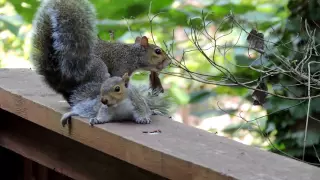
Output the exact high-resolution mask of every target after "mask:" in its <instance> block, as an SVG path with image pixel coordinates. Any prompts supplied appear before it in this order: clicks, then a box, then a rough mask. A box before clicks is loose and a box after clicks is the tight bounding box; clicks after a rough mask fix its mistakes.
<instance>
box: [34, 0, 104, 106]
mask: <svg viewBox="0 0 320 180" xmlns="http://www.w3.org/2000/svg"><path fill="white" fill-rule="evenodd" d="M95 19H96V14H95V9H94V7H93V5H92V4H91V3H90V2H89V1H87V0H67V1H64V0H44V1H42V2H41V5H40V7H39V9H38V11H37V13H36V15H35V18H34V20H33V31H32V38H31V39H32V49H31V60H32V62H33V64H34V65H35V67H36V70H37V72H38V73H39V74H40V75H42V76H43V77H44V81H45V82H46V83H47V84H48V85H49V86H50V87H51V88H52V89H53V90H55V91H56V92H57V93H60V94H62V95H63V97H64V98H65V99H66V100H67V101H68V103H69V104H74V103H76V102H71V100H70V96H71V95H72V94H73V93H74V92H83V93H81V96H82V97H80V99H86V98H88V97H91V92H94V91H96V90H91V92H90V93H89V96H86V93H85V92H86V91H87V89H88V88H87V87H90V85H86V84H87V83H90V84H92V83H93V84H94V83H95V84H99V83H100V84H101V83H102V82H103V81H104V79H105V78H106V77H108V76H110V75H109V73H108V69H107V66H106V65H105V63H103V61H101V59H99V57H97V56H96V55H95V53H94V52H93V50H94V46H95V45H96V44H97V30H96V24H95ZM94 87H97V86H94ZM98 89H99V88H98ZM83 95H84V96H83ZM74 99H75V100H76V101H77V102H78V99H79V98H74Z"/></svg>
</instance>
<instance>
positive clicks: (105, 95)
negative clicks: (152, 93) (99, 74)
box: [100, 73, 130, 106]
mask: <svg viewBox="0 0 320 180" xmlns="http://www.w3.org/2000/svg"><path fill="white" fill-rule="evenodd" d="M129 79H130V77H129V76H128V73H126V74H124V75H123V76H122V78H121V77H118V76H114V77H110V78H108V79H107V80H105V81H104V82H103V84H102V85H101V89H100V95H101V103H102V104H104V105H107V106H114V105H117V104H119V103H120V102H121V101H123V100H124V99H126V98H127V97H128V91H127V87H128V83H129Z"/></svg>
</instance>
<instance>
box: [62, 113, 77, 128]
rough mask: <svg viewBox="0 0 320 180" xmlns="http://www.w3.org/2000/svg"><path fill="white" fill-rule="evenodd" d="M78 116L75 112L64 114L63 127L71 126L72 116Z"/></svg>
mask: <svg viewBox="0 0 320 180" xmlns="http://www.w3.org/2000/svg"><path fill="white" fill-rule="evenodd" d="M77 115H78V114H77V113H75V112H73V111H69V112H67V113H64V114H63V115H62V117H61V119H60V122H61V125H62V126H63V127H64V126H65V125H66V124H70V123H71V117H72V116H77Z"/></svg>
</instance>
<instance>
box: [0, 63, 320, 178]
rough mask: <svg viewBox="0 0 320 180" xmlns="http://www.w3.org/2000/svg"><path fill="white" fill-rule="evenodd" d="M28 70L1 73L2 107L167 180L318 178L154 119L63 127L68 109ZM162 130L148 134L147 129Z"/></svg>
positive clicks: (288, 162) (305, 168) (303, 167)
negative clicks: (139, 121)
mask: <svg viewBox="0 0 320 180" xmlns="http://www.w3.org/2000/svg"><path fill="white" fill-rule="evenodd" d="M61 100H62V98H61V97H60V96H58V95H56V94H55V93H53V92H52V91H51V90H49V89H48V88H47V87H46V86H45V85H44V83H43V82H42V81H41V79H40V77H39V76H37V75H36V74H35V73H34V72H32V71H31V70H26V69H14V70H13V69H11V70H8V69H3V70H1V71H0V105H1V108H2V109H4V110H6V111H9V112H12V113H14V114H16V115H18V116H20V117H23V118H25V119H27V120H29V121H32V122H34V123H36V124H38V125H40V126H43V127H45V128H47V129H50V130H51V131H54V132H56V133H59V134H62V135H64V136H67V137H69V138H71V139H73V140H75V141H78V142H81V143H82V144H85V145H87V146H90V147H92V148H95V149H97V150H99V151H101V152H104V153H106V154H109V155H111V156H114V157H116V158H119V159H121V160H124V161H126V162H129V163H131V164H133V165H136V166H138V167H141V168H143V169H145V170H148V171H151V172H154V173H157V174H159V175H162V176H164V177H167V178H170V179H182V180H188V179H190V180H191V179H243V180H256V179H260V180H264V179H265V180H280V179H290V180H295V179H304V180H312V179H319V177H320V169H319V168H316V167H313V166H310V165H307V164H304V163H301V162H298V161H295V160H292V159H289V158H285V157H282V156H279V155H276V154H273V153H270V152H266V151H262V150H259V149H257V148H254V147H249V146H246V145H243V144H240V143H238V142H234V141H232V140H229V139H227V138H224V137H219V136H216V135H214V134H211V133H208V132H205V131H203V130H199V129H196V128H192V127H188V126H186V125H183V124H180V123H177V122H174V121H172V120H169V119H166V118H163V117H159V116H155V117H154V118H153V122H152V123H151V124H149V125H137V124H133V123H109V124H103V125H97V126H95V127H93V128H92V127H90V126H89V125H88V122H87V120H86V119H82V118H75V119H73V120H72V123H73V125H72V131H71V132H70V133H68V129H67V128H62V127H61V125H60V122H59V119H60V117H61V113H63V112H65V111H66V109H67V108H68V105H67V104H66V103H65V102H61ZM156 129H160V130H161V131H162V133H161V134H158V135H148V134H144V133H142V131H146V130H156Z"/></svg>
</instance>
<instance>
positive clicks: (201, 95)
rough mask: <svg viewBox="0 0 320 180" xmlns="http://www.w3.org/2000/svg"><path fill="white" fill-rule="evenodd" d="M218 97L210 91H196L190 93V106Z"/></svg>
mask: <svg viewBox="0 0 320 180" xmlns="http://www.w3.org/2000/svg"><path fill="white" fill-rule="evenodd" d="M211 96H216V93H214V92H212V91H209V90H200V91H194V92H192V93H190V100H189V103H190V104H194V103H199V102H203V101H205V100H208V98H209V97H211Z"/></svg>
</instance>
